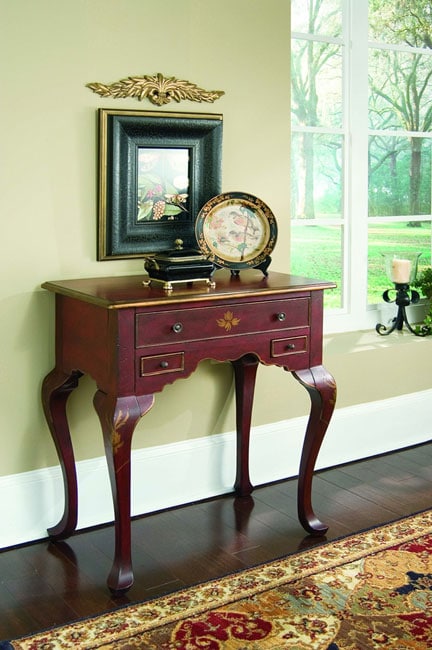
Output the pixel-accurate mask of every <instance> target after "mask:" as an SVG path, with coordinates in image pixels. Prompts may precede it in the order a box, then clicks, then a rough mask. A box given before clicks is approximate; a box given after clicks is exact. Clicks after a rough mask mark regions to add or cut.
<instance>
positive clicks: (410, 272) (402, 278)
mask: <svg viewBox="0 0 432 650" xmlns="http://www.w3.org/2000/svg"><path fill="white" fill-rule="evenodd" d="M382 255H383V256H384V260H385V269H386V274H387V277H388V279H389V280H390V282H393V284H394V287H393V288H392V289H387V290H386V291H384V293H383V300H384V301H385V302H387V303H390V302H394V303H395V304H396V305H397V308H398V310H397V314H396V316H395V317H394V318H393V320H392V322H391V326H390V327H386V326H385V325H383V324H381V323H378V324H377V325H376V327H375V329H376V331H377V332H378V334H381V336H388V335H389V334H391V333H392V332H394V330H396V329H397V330H401V329H402V328H403V326H404V324H405V325H406V327H407V329H408V330H409V331H410V332H411V334H414V335H415V336H426V335H427V333H428V330H427V328H418V329H413V328H412V327H411V325H410V323H409V322H408V318H407V315H406V308H407V307H408V306H409V305H411V304H413V305H415V304H416V303H417V302H418V301H419V300H420V295H419V293H418V292H417V291H415V290H414V289H410V284H412V283H413V282H415V279H416V276H417V265H418V259H419V257H420V255H421V253H410V252H409V253H401V254H398V253H382ZM393 292H395V294H396V296H395V298H394V299H392V298H391V295H390V294H391V293H393Z"/></svg>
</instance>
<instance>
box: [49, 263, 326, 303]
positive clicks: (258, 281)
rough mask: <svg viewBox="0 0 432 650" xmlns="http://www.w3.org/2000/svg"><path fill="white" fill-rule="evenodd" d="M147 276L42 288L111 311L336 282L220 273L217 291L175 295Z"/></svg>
mask: <svg viewBox="0 0 432 650" xmlns="http://www.w3.org/2000/svg"><path fill="white" fill-rule="evenodd" d="M146 279H148V278H147V276H146V275H133V276H130V275H128V276H111V277H105V276H103V277H96V278H78V279H74V280H59V281H49V282H44V283H43V284H42V288H43V289H47V290H48V291H52V292H54V293H56V294H60V295H63V296H69V297H71V298H76V299H78V300H82V301H84V302H90V303H93V304H96V305H99V306H101V307H105V308H107V309H125V308H127V307H144V306H147V305H154V304H170V303H176V304H178V303H181V302H191V301H200V300H217V299H221V298H241V297H245V296H252V295H254V296H265V295H277V294H282V293H283V294H286V293H295V292H298V291H300V292H301V291H322V290H323V289H333V288H335V287H336V284H335V283H334V282H326V281H323V280H313V279H310V278H304V277H301V276H297V275H290V274H285V273H277V272H270V273H269V274H268V275H267V276H264V275H263V274H262V272H261V271H259V270H256V269H250V270H249V269H248V270H245V271H241V273H240V274H239V275H238V276H233V275H231V273H230V272H229V271H227V270H219V271H216V273H215V274H214V275H213V277H212V280H214V281H215V283H216V286H215V287H214V288H212V287H210V286H208V285H206V284H205V283H203V282H195V283H188V284H186V283H184V284H178V285H175V288H174V289H173V290H172V291H169V292H167V291H165V290H163V289H162V288H161V287H160V286H156V285H155V286H145V285H144V284H143V282H144V281H145V280H146Z"/></svg>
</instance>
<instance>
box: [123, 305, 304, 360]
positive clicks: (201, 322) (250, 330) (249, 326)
mask: <svg viewBox="0 0 432 650" xmlns="http://www.w3.org/2000/svg"><path fill="white" fill-rule="evenodd" d="M309 319H310V301H309V298H307V297H305V298H295V299H285V300H266V301H261V302H249V303H241V304H240V305H227V304H224V305H218V306H215V307H206V308H205V310H203V309H199V308H192V309H175V310H164V311H154V312H148V311H146V312H143V313H137V314H136V323H135V345H136V348H143V347H146V346H151V345H157V344H167V343H168V344H169V343H179V342H182V341H194V340H197V341H200V340H206V339H219V338H225V337H227V336H237V335H245V334H255V333H263V332H275V337H277V338H278V334H277V333H278V332H283V331H284V330H289V329H290V328H294V327H305V326H307V325H308V324H309Z"/></svg>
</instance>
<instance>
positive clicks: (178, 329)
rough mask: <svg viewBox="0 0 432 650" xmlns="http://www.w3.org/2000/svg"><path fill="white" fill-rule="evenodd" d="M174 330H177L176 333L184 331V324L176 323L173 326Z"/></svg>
mask: <svg viewBox="0 0 432 650" xmlns="http://www.w3.org/2000/svg"><path fill="white" fill-rule="evenodd" d="M172 331H173V332H175V333H176V334H180V332H182V331H183V324H182V323H174V325H173V326H172Z"/></svg>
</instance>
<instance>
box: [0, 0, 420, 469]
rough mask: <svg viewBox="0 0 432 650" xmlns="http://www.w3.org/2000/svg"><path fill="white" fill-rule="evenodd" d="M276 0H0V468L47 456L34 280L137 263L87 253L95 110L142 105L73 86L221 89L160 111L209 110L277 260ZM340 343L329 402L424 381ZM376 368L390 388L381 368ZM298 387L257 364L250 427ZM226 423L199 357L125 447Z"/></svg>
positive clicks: (378, 354)
mask: <svg viewBox="0 0 432 650" xmlns="http://www.w3.org/2000/svg"><path fill="white" fill-rule="evenodd" d="M289 4H290V3H289V2H287V0H265V1H264V0H218V1H217V2H215V1H211V0H163V1H160V2H153V1H151V2H150V0H38V1H37V2H35V1H34V0H0V10H1V16H0V24H1V28H0V29H1V35H0V50H1V59H0V60H1V79H0V88H1V89H2V93H1V95H2V97H1V119H0V129H1V134H0V142H1V152H2V153H1V157H2V161H1V188H0V196H1V206H2V210H1V218H2V224H3V228H2V244H3V245H2V247H1V250H2V252H1V257H0V268H1V278H2V281H1V288H0V292H1V312H0V314H1V319H0V340H1V342H2V347H1V356H0V394H1V400H2V409H1V428H0V431H1V434H2V438H3V445H2V447H3V453H2V454H1V455H0V475H3V476H4V475H9V474H14V473H20V472H24V471H27V470H31V469H36V468H42V467H46V466H50V465H54V464H57V457H56V454H55V451H54V447H53V444H52V442H51V439H50V435H49V432H48V430H47V427H46V424H45V422H44V418H43V415H42V410H41V406H40V400H39V392H40V386H41V381H42V379H43V377H44V375H45V374H46V373H47V372H48V371H49V370H50V369H51V367H52V365H53V361H54V357H53V344H54V342H53V297H52V296H51V295H49V294H48V293H46V292H44V291H42V290H41V289H40V288H39V287H40V284H41V282H43V281H44V280H55V279H63V278H71V277H88V276H94V275H112V274H127V273H140V272H141V270H142V264H141V262H140V261H137V260H133V261H117V262H113V261H110V262H97V261H96V110H97V108H99V107H105V108H117V109H127V108H132V109H143V110H145V109H148V110H150V109H154V107H153V106H152V105H151V104H149V103H148V102H146V103H139V102H137V101H136V100H110V99H105V100H103V99H101V98H100V97H98V96H97V95H95V94H93V93H91V92H90V91H89V90H88V89H87V88H85V84H86V83H88V82H92V81H101V82H112V81H116V80H118V79H120V78H122V77H125V76H128V75H133V74H137V75H140V74H146V73H148V74H154V73H156V72H162V73H163V74H166V75H174V76H177V77H179V78H182V79H188V80H190V81H193V82H195V83H197V84H198V85H201V86H203V87H204V88H207V89H220V90H224V91H225V93H226V94H225V96H224V97H222V98H221V99H220V100H218V101H217V102H216V103H215V104H194V103H191V102H183V103H182V104H180V105H177V104H176V105H174V106H171V105H169V106H168V107H166V108H165V109H163V110H182V111H195V112H207V111H209V112H215V113H223V116H224V145H223V190H224V191H229V190H243V191H248V192H251V193H253V194H256V195H258V196H260V197H261V198H262V199H263V200H264V201H266V202H267V203H268V204H269V205H270V206H271V208H272V209H273V211H274V212H275V214H276V215H277V219H278V223H279V231H280V234H279V241H278V245H277V248H276V251H275V254H274V256H273V259H274V262H273V267H272V268H273V269H274V270H278V271H288V270H289V255H288V250H289V207H288V192H289V182H288V178H289V107H290V106H289V104H290V98H289V49H290V44H289ZM354 342H355V341H354ZM422 343H425V342H422ZM352 344H353V338H352V336H351V338H348V339H346V338H344V336H340V337H332V338H330V339H329V340H328V342H327V347H326V363H327V365H328V367H329V369H330V370H334V373H335V376H336V378H337V380H338V382H339V395H340V398H341V405H347V404H350V403H357V402H362V401H367V400H369V399H380V398H381V397H387V396H388V394H389V393H390V394H392V395H395V394H396V395H397V394H400V393H403V392H413V391H415V390H421V389H422V388H429V385H428V381H429V377H428V360H427V356H425V354H424V349H425V347H424V346H423V347H422V346H421V345H420V346H415V345H414V344H412V343H407V344H406V345H405V346H399V348H398V349H397V348H395V347H392V346H387V347H385V348H380V347H379V346H378V347H376V348H374V349H372V350H369V349H368V350H366V351H364V350H359V349H357V347H355V348H354V351H353V347H352ZM401 349H402V350H403V353H402V362H403V364H404V366H405V363H408V365H409V368H411V369H413V370H412V371H411V370H410V371H409V372H408V373H406V374H405V375H404V374H403V373H399V372H398V370H399V367H400V363H401V362H400V356H398V355H400V350H401ZM427 350H428V354H430V346H427ZM413 359H414V361H413ZM417 362H418V366H417V367H420V368H421V372H420V375H419V373H418V372H415V371H414V368H415V366H416V364H417ZM387 363H388V364H389V367H390V368H391V375H392V378H393V377H394V376H395V375H397V376H398V380H397V382H395V383H393V382H389V381H388V377H386V374H387V373H386V372H385V371H384V370H383V368H384V364H387ZM371 368H372V369H373V377H372V379H371V380H370V379H368V377H370V370H371ZM94 390H95V387H94V385H93V382H92V381H91V380H90V379H87V378H84V379H83V380H82V385H81V386H80V389H79V390H78V391H76V394H74V395H73V396H72V398H71V400H70V416H71V425H72V429H73V437H74V441H75V443H76V449H77V458H78V459H83V458H90V457H93V456H99V455H101V454H102V453H103V448H102V442H101V435H100V434H99V424H98V422H97V419H96V416H95V414H94V413H93V410H92V407H91V398H92V395H93V393H94ZM304 393H305V392H304V391H303V390H302V389H301V388H300V387H299V386H297V384H296V383H295V382H293V381H291V380H290V378H289V377H284V376H283V374H282V373H281V372H280V371H279V372H278V371H277V370H276V369H274V368H268V369H261V372H260V373H259V378H258V387H257V402H256V409H255V419H254V422H255V423H256V424H264V423H266V422H272V421H278V420H282V419H285V418H286V417H287V416H288V410H287V407H288V400H290V402H291V405H292V406H291V407H290V411H289V412H290V413H292V414H293V415H301V414H303V413H305V412H306V409H307V399H306V396H305V394H304ZM203 405H205V408H204V407H203ZM167 414H168V415H169V416H170V418H169V419H167V417H166V416H167ZM233 427H234V412H233V405H232V379H231V372H230V368H229V367H228V366H225V365H220V364H215V363H211V362H206V363H203V364H202V365H201V366H200V368H199V369H198V371H197V372H196V373H195V374H194V375H193V376H192V377H191V378H190V379H189V380H188V381H182V382H177V383H176V384H175V385H174V386H168V387H167V388H166V389H165V390H164V391H163V393H162V394H160V395H159V397H158V400H157V402H156V406H155V407H154V409H153V411H152V412H151V413H150V414H149V415H147V416H146V418H144V420H143V421H142V422H141V423H140V424H139V426H138V429H137V432H136V435H135V438H134V444H135V446H136V447H142V446H147V445H151V444H162V443H164V442H170V441H175V440H183V439H187V438H190V437H199V436H204V435H208V434H212V433H218V432H222V431H227V430H232V429H233Z"/></svg>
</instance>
